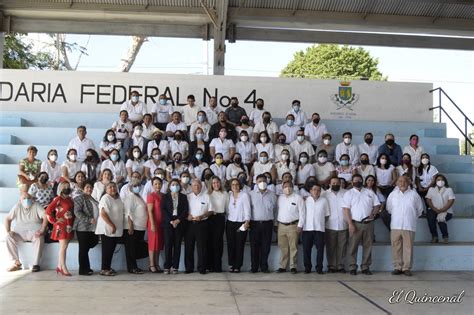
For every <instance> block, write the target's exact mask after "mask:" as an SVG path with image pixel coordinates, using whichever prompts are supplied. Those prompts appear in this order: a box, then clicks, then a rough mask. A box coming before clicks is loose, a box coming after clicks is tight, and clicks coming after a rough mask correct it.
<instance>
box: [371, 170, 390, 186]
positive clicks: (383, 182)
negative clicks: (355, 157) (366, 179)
mask: <svg viewBox="0 0 474 315" xmlns="http://www.w3.org/2000/svg"><path fill="white" fill-rule="evenodd" d="M393 169H394V166H393V165H390V166H389V167H388V168H387V169H383V168H380V167H375V175H376V177H377V184H378V185H379V186H391V185H392V180H393V178H392V172H393Z"/></svg>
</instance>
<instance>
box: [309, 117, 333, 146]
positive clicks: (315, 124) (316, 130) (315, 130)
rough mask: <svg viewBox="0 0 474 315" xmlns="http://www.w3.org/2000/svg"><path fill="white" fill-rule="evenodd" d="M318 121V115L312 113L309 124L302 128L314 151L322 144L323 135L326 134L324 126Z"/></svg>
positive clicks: (319, 118)
mask: <svg viewBox="0 0 474 315" xmlns="http://www.w3.org/2000/svg"><path fill="white" fill-rule="evenodd" d="M320 120H321V117H320V116H319V114H318V113H313V115H312V116H311V122H310V123H309V124H307V125H306V126H305V128H304V135H305V136H306V137H307V138H308V139H309V142H311V144H312V145H313V148H314V149H315V150H316V148H317V147H318V146H320V145H321V144H322V143H323V135H324V134H327V133H328V130H327V128H326V125H325V124H324V123H322V122H320Z"/></svg>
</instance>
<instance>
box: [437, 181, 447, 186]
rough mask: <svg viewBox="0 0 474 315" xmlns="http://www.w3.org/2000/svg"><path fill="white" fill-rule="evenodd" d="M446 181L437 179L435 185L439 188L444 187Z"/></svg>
mask: <svg viewBox="0 0 474 315" xmlns="http://www.w3.org/2000/svg"><path fill="white" fill-rule="evenodd" d="M445 184H446V183H445V182H444V180H438V181H436V186H438V187H439V188H442V187H444V185H445Z"/></svg>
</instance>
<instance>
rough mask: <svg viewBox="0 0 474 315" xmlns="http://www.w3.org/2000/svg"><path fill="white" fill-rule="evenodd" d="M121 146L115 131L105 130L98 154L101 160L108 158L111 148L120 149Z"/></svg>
mask: <svg viewBox="0 0 474 315" xmlns="http://www.w3.org/2000/svg"><path fill="white" fill-rule="evenodd" d="M121 147H122V142H120V141H118V140H117V138H116V136H115V131H114V130H113V129H109V130H107V131H106V132H105V135H104V139H103V140H102V141H101V142H100V156H101V158H102V160H106V159H108V158H109V155H110V152H111V151H112V150H113V149H117V150H120V148H121Z"/></svg>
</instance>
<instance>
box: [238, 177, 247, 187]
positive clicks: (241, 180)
mask: <svg viewBox="0 0 474 315" xmlns="http://www.w3.org/2000/svg"><path fill="white" fill-rule="evenodd" d="M239 182H240V183H241V184H242V185H247V178H246V177H245V176H242V177H239Z"/></svg>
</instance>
